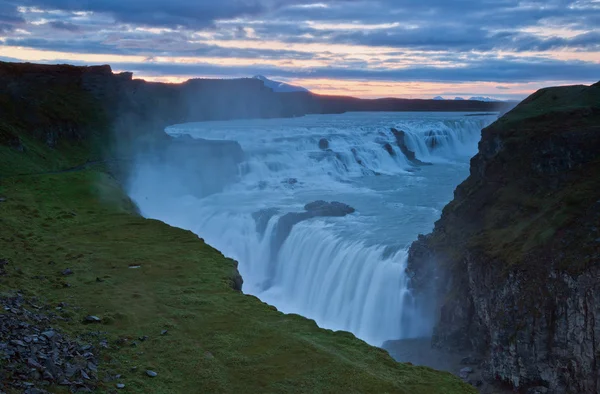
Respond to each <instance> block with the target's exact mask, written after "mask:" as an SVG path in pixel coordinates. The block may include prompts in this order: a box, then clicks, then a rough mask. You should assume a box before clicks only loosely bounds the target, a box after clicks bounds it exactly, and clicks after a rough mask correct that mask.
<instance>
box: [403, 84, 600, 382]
mask: <svg viewBox="0 0 600 394" xmlns="http://www.w3.org/2000/svg"><path fill="white" fill-rule="evenodd" d="M599 223H600V85H599V84H595V85H592V86H568V87H558V88H548V89H542V90H540V91H538V92H536V93H535V94H533V95H532V96H530V97H529V98H528V99H526V100H525V101H523V102H522V103H521V104H520V105H518V106H517V107H516V108H515V109H513V110H512V111H510V112H509V113H507V114H506V115H504V116H503V117H502V118H501V119H499V120H498V121H497V122H495V123H494V124H492V125H491V126H489V127H487V128H486V129H484V130H483V132H482V140H481V142H480V144H479V153H478V154H477V155H476V156H475V157H474V158H473V159H472V161H471V174H470V176H469V177H468V179H467V180H466V181H465V182H463V183H462V184H461V185H460V186H459V187H458V188H457V189H456V191H455V196H454V200H453V201H452V202H451V203H450V204H448V205H447V206H446V207H445V208H444V211H443V214H442V218H441V219H440V220H439V221H438V222H437V223H436V225H435V229H434V231H433V233H431V234H430V235H427V236H422V237H420V239H419V240H418V241H417V242H416V243H415V244H413V246H412V247H411V250H410V253H409V263H408V264H409V272H410V273H411V275H413V276H414V281H413V283H414V284H415V287H416V288H417V289H420V290H421V291H434V292H437V301H438V309H437V313H438V324H437V326H436V328H435V336H434V344H435V345H437V346H440V347H444V348H454V349H456V348H459V349H469V350H475V351H478V352H480V353H481V355H482V356H483V357H484V358H485V360H486V362H485V367H486V370H487V372H488V378H489V379H492V380H494V379H495V380H498V381H502V382H505V383H508V384H510V385H512V386H514V387H516V388H518V389H522V390H526V389H528V388H531V387H535V386H543V387H545V389H546V390H548V389H549V390H550V392H557V393H560V392H597V391H598V390H599V389H600V374H598V370H597V367H596V366H597V364H598V362H600V352H599V351H598V347H597V343H600V325H599V324H598V322H599V321H600V280H599V279H598V278H599V277H600V227H599V226H598V224H599ZM431 284H435V286H433V287H434V288H432V286H431ZM428 294H431V293H428Z"/></svg>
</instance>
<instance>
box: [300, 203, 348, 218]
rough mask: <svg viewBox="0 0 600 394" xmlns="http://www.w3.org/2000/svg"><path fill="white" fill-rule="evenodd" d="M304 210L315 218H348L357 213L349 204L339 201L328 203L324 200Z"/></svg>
mask: <svg viewBox="0 0 600 394" xmlns="http://www.w3.org/2000/svg"><path fill="white" fill-rule="evenodd" d="M304 209H305V210H306V211H308V212H310V213H312V214H313V215H315V216H346V215H350V214H351V213H354V212H356V210H355V209H354V208H352V207H351V206H350V205H348V204H344V203H341V202H337V201H332V202H326V201H322V200H318V201H314V202H311V203H309V204H306V205H305V206H304Z"/></svg>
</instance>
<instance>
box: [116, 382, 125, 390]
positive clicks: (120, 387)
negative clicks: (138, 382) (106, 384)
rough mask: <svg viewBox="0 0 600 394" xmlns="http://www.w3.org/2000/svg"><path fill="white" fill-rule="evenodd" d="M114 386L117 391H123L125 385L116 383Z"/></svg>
mask: <svg viewBox="0 0 600 394" xmlns="http://www.w3.org/2000/svg"><path fill="white" fill-rule="evenodd" d="M116 386H117V388H118V389H124V388H125V385H124V384H123V383H117V384H116Z"/></svg>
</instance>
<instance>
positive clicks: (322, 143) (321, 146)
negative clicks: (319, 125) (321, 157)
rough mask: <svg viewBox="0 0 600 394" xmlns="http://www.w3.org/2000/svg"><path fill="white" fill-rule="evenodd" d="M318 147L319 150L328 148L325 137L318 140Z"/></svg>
mask: <svg viewBox="0 0 600 394" xmlns="http://www.w3.org/2000/svg"><path fill="white" fill-rule="evenodd" d="M319 149H321V150H327V149H329V141H328V140H327V139H326V138H321V139H320V140H319Z"/></svg>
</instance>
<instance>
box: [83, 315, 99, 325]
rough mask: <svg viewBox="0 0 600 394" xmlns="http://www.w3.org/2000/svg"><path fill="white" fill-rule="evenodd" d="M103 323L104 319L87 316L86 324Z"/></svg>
mask: <svg viewBox="0 0 600 394" xmlns="http://www.w3.org/2000/svg"><path fill="white" fill-rule="evenodd" d="M101 321H102V319H100V318H99V317H98V316H92V315H90V316H86V318H85V320H84V323H100V322H101Z"/></svg>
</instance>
